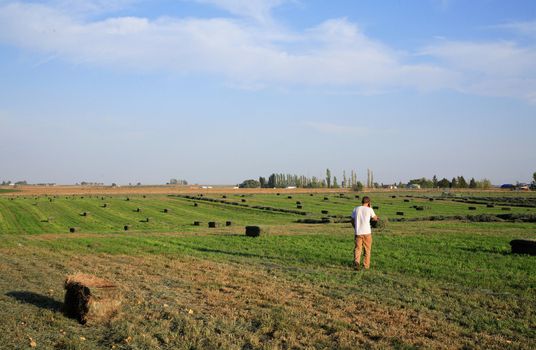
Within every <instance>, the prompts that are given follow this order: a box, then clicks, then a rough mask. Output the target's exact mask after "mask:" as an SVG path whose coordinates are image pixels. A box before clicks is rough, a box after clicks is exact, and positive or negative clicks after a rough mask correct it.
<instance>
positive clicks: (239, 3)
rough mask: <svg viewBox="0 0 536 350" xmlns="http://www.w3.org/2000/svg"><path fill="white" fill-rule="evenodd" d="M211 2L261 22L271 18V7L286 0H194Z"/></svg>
mask: <svg viewBox="0 0 536 350" xmlns="http://www.w3.org/2000/svg"><path fill="white" fill-rule="evenodd" d="M194 1H196V2H199V3H205V4H212V5H215V6H217V7H220V8H222V9H224V10H226V11H228V12H230V13H232V14H235V15H238V16H244V17H250V18H253V19H255V20H257V21H259V22H261V23H268V22H271V20H272V9H273V8H275V7H277V6H279V5H281V4H283V3H284V2H286V1H288V0H194Z"/></svg>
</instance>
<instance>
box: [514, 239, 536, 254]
mask: <svg viewBox="0 0 536 350" xmlns="http://www.w3.org/2000/svg"><path fill="white" fill-rule="evenodd" d="M510 246H511V247H512V253H513V254H529V255H536V240H532V239H514V240H512V241H510Z"/></svg>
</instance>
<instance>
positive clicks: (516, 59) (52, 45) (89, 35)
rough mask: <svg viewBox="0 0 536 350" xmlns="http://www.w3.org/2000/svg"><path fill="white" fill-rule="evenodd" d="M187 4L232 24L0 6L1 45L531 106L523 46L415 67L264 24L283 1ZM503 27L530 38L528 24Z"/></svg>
mask: <svg viewBox="0 0 536 350" xmlns="http://www.w3.org/2000/svg"><path fill="white" fill-rule="evenodd" d="M140 1H141V0H140ZM192 1H197V2H201V3H206V4H211V5H215V6H218V7H220V8H222V9H224V10H226V11H228V12H229V13H230V14H232V16H230V17H228V18H209V19H200V18H191V17H182V18H179V17H160V18H156V19H149V18H143V17H126V16H122V17H113V16H112V17H110V16H108V17H105V18H104V19H97V20H93V19H91V16H89V17H85V16H80V15H79V14H80V11H82V12H83V11H88V12H92V11H94V12H95V11H96V12H98V11H113V10H116V9H119V8H121V7H122V6H129V5H132V4H134V3H135V2H136V0H119V1H112V2H108V1H103V0H93V1H91V0H77V1H75V2H74V4H75V5H74V6H75V10H70V7H69V6H67V5H65V4H66V2H65V1H63V0H51V1H48V2H44V3H41V4H38V3H23V2H19V1H3V2H0V42H3V43H8V44H11V45H15V46H18V47H22V48H25V49H28V50H31V51H34V52H38V53H39V54H43V55H44V56H45V57H55V59H58V60H64V61H68V62H72V63H74V64H91V65H99V66H105V67H112V68H118V69H122V70H128V69H133V70H149V71H150V70H165V71H171V72H176V73H179V74H180V73H194V74H195V73H201V74H204V75H205V74H209V75H212V76H215V77H220V78H223V79H225V80H226V81H227V83H228V84H230V85H233V86H245V87H255V88H258V87H263V86H276V87H295V86H307V87H314V88H322V89H325V90H326V91H329V90H334V89H335V90H348V91H352V92H356V91H358V92H360V93H363V94H369V93H379V92H385V91H390V90H396V89H408V88H409V89H417V90H436V89H455V90H458V91H463V92H466V93H471V94H482V95H492V96H508V97H516V98H522V99H525V100H528V101H533V102H534V101H535V100H534V96H536V63H535V62H536V47H535V46H534V45H531V44H520V43H516V42H502V41H493V42H487V43H480V42H458V41H449V40H441V41H439V42H438V43H435V44H432V45H429V46H427V47H425V48H423V49H422V50H420V52H418V54H420V55H424V56H427V58H428V59H427V63H422V61H421V62H419V61H416V60H414V58H415V54H414V53H411V52H400V51H398V50H394V49H392V48H391V47H389V46H388V45H386V44H384V43H382V42H380V41H378V40H375V39H373V38H371V37H370V36H369V35H367V34H365V33H364V32H363V31H362V30H361V28H360V27H359V25H357V24H356V23H352V22H350V21H349V20H347V19H344V18H338V19H328V20H326V21H324V22H322V23H320V24H318V25H317V26H314V27H312V28H309V29H307V30H304V31H300V32H296V31H290V30H288V29H284V28H283V27H282V26H278V25H277V23H276V24H275V25H273V24H274V23H272V22H273V21H274V19H273V18H272V16H273V15H272V10H273V9H274V8H275V7H277V6H280V5H282V4H283V3H285V2H287V1H288V0H234V1H232V0H192ZM99 17H100V18H102V17H103V16H99ZM243 17H247V18H251V19H253V21H249V20H246V21H244V20H243ZM269 22H270V23H271V24H272V25H267V23H269ZM509 26H510V27H509V28H510V29H509V30H513V28H517V29H518V30H523V31H525V32H527V33H531V32H532V29H531V28H532V26H533V24H531V23H529V22H527V23H524V24H523V23H517V24H514V23H512V24H510V25H509Z"/></svg>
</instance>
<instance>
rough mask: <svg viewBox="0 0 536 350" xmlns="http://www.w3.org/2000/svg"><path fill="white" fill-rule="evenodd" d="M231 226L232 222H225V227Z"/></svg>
mask: <svg viewBox="0 0 536 350" xmlns="http://www.w3.org/2000/svg"><path fill="white" fill-rule="evenodd" d="M232 224H233V222H232V221H225V226H231V225H232Z"/></svg>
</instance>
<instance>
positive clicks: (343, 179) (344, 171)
mask: <svg viewBox="0 0 536 350" xmlns="http://www.w3.org/2000/svg"><path fill="white" fill-rule="evenodd" d="M535 174H536V173H535ZM342 187H348V182H347V180H346V170H343V171H342Z"/></svg>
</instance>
